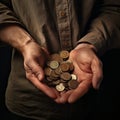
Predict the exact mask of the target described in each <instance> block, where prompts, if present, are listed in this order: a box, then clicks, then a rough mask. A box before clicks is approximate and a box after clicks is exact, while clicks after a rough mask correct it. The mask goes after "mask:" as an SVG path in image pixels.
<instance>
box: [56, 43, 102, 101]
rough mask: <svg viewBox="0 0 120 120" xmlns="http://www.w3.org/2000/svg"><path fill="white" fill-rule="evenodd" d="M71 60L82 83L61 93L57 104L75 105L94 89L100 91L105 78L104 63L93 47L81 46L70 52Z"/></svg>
mask: <svg viewBox="0 0 120 120" xmlns="http://www.w3.org/2000/svg"><path fill="white" fill-rule="evenodd" d="M69 59H70V60H71V61H72V62H73V65H74V74H76V75H77V80H78V82H79V83H80V84H79V85H78V87H77V88H76V89H74V90H69V91H66V92H63V93H61V97H60V98H57V99H56V100H55V101H56V102H57V103H66V102H68V103H73V102H75V101H77V100H78V99H79V98H81V97H82V96H83V95H84V94H86V93H87V92H88V90H89V89H90V88H91V87H93V88H94V89H98V88H99V86H100V83H101V80H102V78H103V71H102V62H101V60H100V59H99V58H98V57H97V55H96V54H95V51H94V50H93V47H91V45H89V44H88V45H87V44H86V45H80V46H78V47H76V48H75V49H73V50H72V51H71V52H70V57H69Z"/></svg>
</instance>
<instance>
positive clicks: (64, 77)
mask: <svg viewBox="0 0 120 120" xmlns="http://www.w3.org/2000/svg"><path fill="white" fill-rule="evenodd" d="M60 78H61V79H63V80H70V79H71V74H70V73H68V72H64V73H62V74H61V75H60Z"/></svg>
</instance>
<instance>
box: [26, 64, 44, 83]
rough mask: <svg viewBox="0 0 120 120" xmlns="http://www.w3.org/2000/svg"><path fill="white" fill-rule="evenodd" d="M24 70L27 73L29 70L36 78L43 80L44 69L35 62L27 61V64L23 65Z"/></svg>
mask: <svg viewBox="0 0 120 120" xmlns="http://www.w3.org/2000/svg"><path fill="white" fill-rule="evenodd" d="M25 70H26V72H27V73H29V72H30V73H32V74H34V75H35V76H36V77H37V78H38V80H39V81H41V80H43V78H44V71H43V69H42V67H41V66H40V65H39V64H37V63H35V62H31V63H29V65H28V64H27V65H25Z"/></svg>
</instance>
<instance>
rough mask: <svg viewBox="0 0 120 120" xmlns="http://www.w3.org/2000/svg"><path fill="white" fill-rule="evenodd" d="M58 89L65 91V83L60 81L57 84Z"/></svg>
mask: <svg viewBox="0 0 120 120" xmlns="http://www.w3.org/2000/svg"><path fill="white" fill-rule="evenodd" d="M56 89H57V91H59V92H62V91H64V89H65V86H64V85H63V83H60V84H58V85H56Z"/></svg>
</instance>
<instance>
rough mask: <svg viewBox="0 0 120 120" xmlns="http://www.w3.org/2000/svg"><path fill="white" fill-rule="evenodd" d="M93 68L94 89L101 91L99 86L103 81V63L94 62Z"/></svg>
mask: <svg viewBox="0 0 120 120" xmlns="http://www.w3.org/2000/svg"><path fill="white" fill-rule="evenodd" d="M91 68H92V72H93V79H92V85H93V88H95V89H99V86H100V84H101V82H102V79H103V65H102V62H97V61H94V63H93V64H92V65H91Z"/></svg>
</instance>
